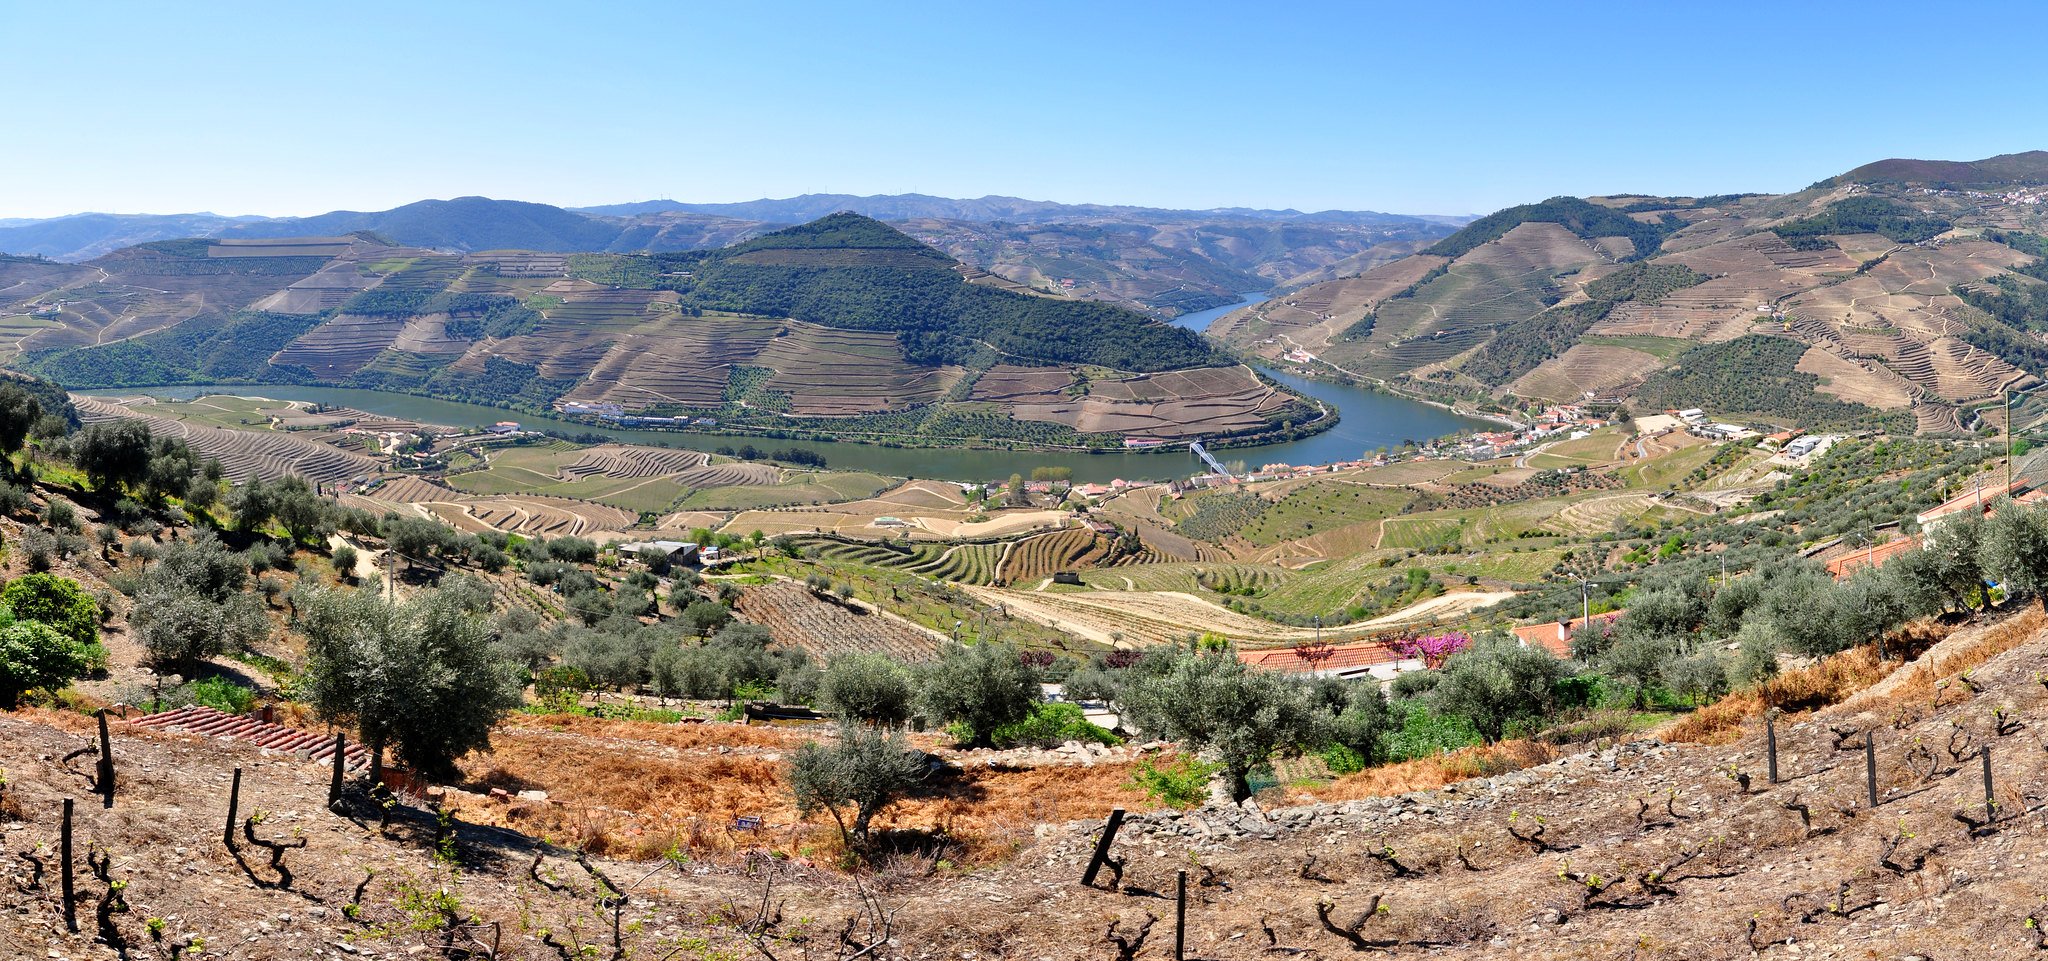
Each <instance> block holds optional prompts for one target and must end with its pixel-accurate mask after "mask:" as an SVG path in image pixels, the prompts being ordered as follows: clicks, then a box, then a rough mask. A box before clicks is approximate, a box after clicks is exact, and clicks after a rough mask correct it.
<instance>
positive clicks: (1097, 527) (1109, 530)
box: [1081, 520, 1117, 537]
mask: <svg viewBox="0 0 2048 961" xmlns="http://www.w3.org/2000/svg"><path fill="white" fill-rule="evenodd" d="M1081 526H1083V527H1086V528H1088V529H1089V530H1091V531H1094V532H1095V533H1097V534H1101V535H1102V536H1104V537H1115V536H1116V533H1117V530H1116V525H1115V524H1112V523H1110V522H1108V521H1098V520H1085V521H1082V522H1081Z"/></svg>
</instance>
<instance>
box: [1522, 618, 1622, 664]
mask: <svg viewBox="0 0 2048 961" xmlns="http://www.w3.org/2000/svg"><path fill="white" fill-rule="evenodd" d="M1620 616H1621V612H1620V611H1608V612H1606V613H1604V614H1595V615H1593V623H1595V624H1611V623H1613V622H1614V619H1615V618H1617V617H1620ZM1585 625H1586V619H1585V618H1583V617H1574V618H1571V619H1570V620H1562V621H1545V622H1543V623H1541V624H1529V625H1525V626H1522V627H1518V628H1515V636H1516V637H1517V638H1520V639H1521V641H1522V644H1523V645H1524V646H1527V645H1530V644H1534V645H1536V646H1537V647H1540V648H1543V649H1544V650H1546V651H1549V652H1550V653H1552V654H1555V655H1557V656H1558V657H1570V656H1572V635H1574V634H1577V633H1578V632H1579V631H1580V630H1581V629H1582V628H1584V627H1585Z"/></svg>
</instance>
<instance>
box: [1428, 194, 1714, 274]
mask: <svg viewBox="0 0 2048 961" xmlns="http://www.w3.org/2000/svg"><path fill="white" fill-rule="evenodd" d="M1527 223H1544V224H1558V225H1561V226H1563V227H1564V228H1565V229H1566V230H1569V231H1571V232H1572V233H1575V234H1577V235H1579V236H1581V237H1584V238H1586V239H1588V240H1590V239H1592V238H1595V237H1627V238H1628V239H1629V240H1630V241H1631V242H1633V243H1634V244H1635V248H1636V250H1635V254H1634V256H1633V257H1632V258H1631V259H1634V260H1641V259H1643V258H1645V257H1648V256H1650V255H1651V254H1653V253H1656V252H1657V248H1658V247H1659V246H1661V245H1662V244H1663V243H1664V238H1665V237H1668V236H1670V235H1671V234H1672V233H1673V232H1674V231H1676V230H1677V229H1678V228H1680V227H1683V226H1685V222H1684V221H1682V220H1680V219H1678V218H1677V217H1675V216H1672V215H1670V214H1666V215H1665V216H1664V218H1663V219H1661V220H1658V221H1654V222H1651V223H1644V222H1642V221H1639V220H1637V219H1635V218H1634V217H1630V216H1629V215H1627V214H1625V213H1622V212H1620V211H1618V210H1615V209H1613V208H1611V207H1602V206H1600V205H1599V204H1595V203H1590V202H1588V201H1585V200H1581V199H1579V198H1577V197H1552V198H1550V199H1549V200H1546V201H1543V202H1542V203H1539V204H1522V205H1520V206H1517V207H1509V208H1508V209H1506V210H1502V211H1498V212H1496V213H1491V214H1488V215H1486V216H1484V217H1481V218H1479V219H1478V220H1475V221H1472V222H1471V223H1469V224H1466V225H1465V226H1464V228H1463V229H1461V230H1459V231H1458V232H1457V233H1454V234H1452V235H1450V236H1449V237H1445V238H1444V239H1442V240H1440V241H1437V242H1436V244H1435V245H1434V246H1432V247H1430V248H1429V249H1428V250H1425V251H1423V253H1427V254H1435V255H1437V256H1439V257H1461V256H1464V255H1465V254H1467V253H1470V252H1471V251H1472V250H1473V249H1474V248H1476V247H1478V246H1479V245H1480V244H1484V243H1487V242H1490V241H1494V240H1499V239H1500V238H1501V237H1502V236H1503V235H1505V234H1506V233H1507V232H1508V231H1510V230H1513V229H1515V228H1516V227H1519V226H1521V225H1523V224H1527Z"/></svg>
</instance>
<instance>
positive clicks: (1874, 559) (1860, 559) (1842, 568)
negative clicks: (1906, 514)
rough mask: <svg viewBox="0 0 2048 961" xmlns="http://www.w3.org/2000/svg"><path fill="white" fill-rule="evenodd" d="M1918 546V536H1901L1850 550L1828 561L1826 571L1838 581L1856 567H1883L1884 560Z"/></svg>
mask: <svg viewBox="0 0 2048 961" xmlns="http://www.w3.org/2000/svg"><path fill="white" fill-rule="evenodd" d="M1919 546H1920V538H1919V537H1901V538H1899V539H1898V540H1893V541H1886V542H1884V543H1882V544H1879V545H1877V546H1876V547H1865V548H1862V549H1860V550H1854V551H1850V552H1849V553H1847V554H1843V555H1842V556H1840V557H1837V558H1835V559H1833V560H1831V561H1828V573H1830V574H1833V575H1835V580H1838V581H1839V580H1842V579H1843V578H1846V577H1848V576H1849V575H1850V574H1852V573H1854V572H1855V571H1856V570H1857V569H1858V568H1862V567H1883V566H1884V562H1886V561H1888V560H1891V559H1892V558H1894V557H1897V556H1899V555H1900V554H1904V553H1905V552H1907V551H1910V550H1912V549H1913V548H1915V547H1919Z"/></svg>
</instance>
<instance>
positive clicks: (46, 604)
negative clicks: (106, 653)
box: [0, 574, 100, 646]
mask: <svg viewBox="0 0 2048 961" xmlns="http://www.w3.org/2000/svg"><path fill="white" fill-rule="evenodd" d="M0 602H5V603H6V605H7V607H8V608H9V609H10V610H12V611H14V614H15V616H16V617H19V618H22V619H24V620H30V621H41V622H42V623H44V624H48V625H50V626H51V627H52V628H55V629H56V630H57V632H58V633H60V634H62V635H64V636H65V637H67V638H69V639H70V640H71V642H72V643H74V644H78V645H80V646H86V645H93V644H98V643H99V640H100V606H99V603H98V602H97V601H94V600H93V599H92V595H90V594H87V593H86V592H85V589H84V588H82V587H80V586H78V582H77V581H74V580H72V579H70V578H68V577H58V576H56V575H54V574H29V575H26V576H24V577H17V578H15V579H14V580H12V581H10V582H8V584H7V586H6V587H5V588H4V589H0Z"/></svg>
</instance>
